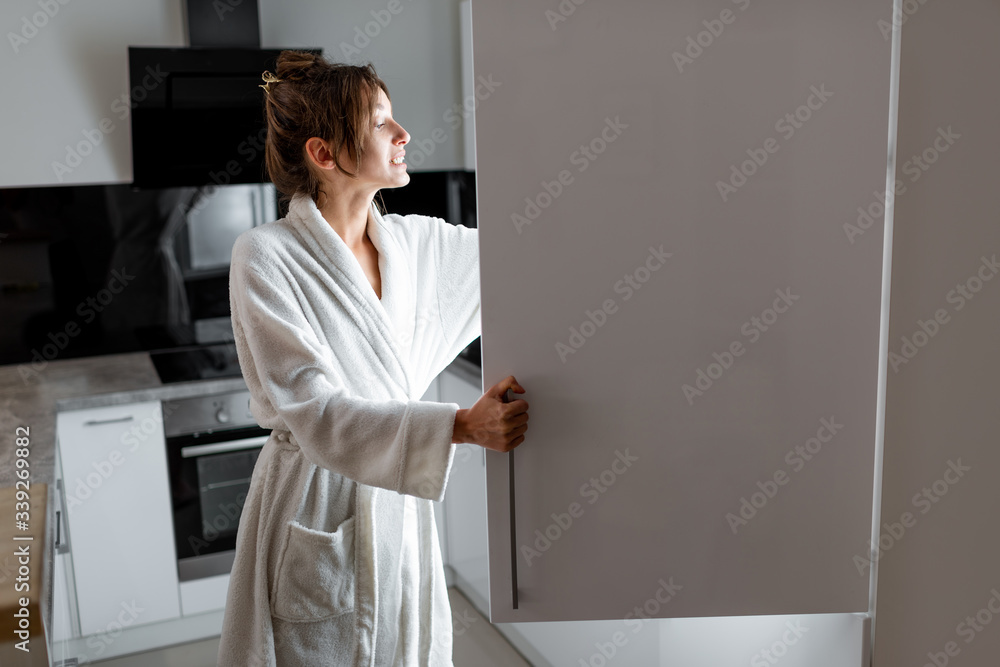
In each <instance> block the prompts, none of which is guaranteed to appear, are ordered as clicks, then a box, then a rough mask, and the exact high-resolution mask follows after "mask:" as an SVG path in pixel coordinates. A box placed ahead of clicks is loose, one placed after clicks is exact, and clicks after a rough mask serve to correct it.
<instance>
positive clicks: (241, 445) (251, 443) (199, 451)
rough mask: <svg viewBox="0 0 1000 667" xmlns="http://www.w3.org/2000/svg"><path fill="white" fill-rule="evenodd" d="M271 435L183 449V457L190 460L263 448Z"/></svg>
mask: <svg viewBox="0 0 1000 667" xmlns="http://www.w3.org/2000/svg"><path fill="white" fill-rule="evenodd" d="M269 437H271V436H269V435H258V436H256V437H253V438H243V439H241V440H229V441H228V442H215V443H212V444H210V445H191V446H190V447H181V457H182V458H185V459H189V458H191V457H194V456H205V455H206V454H221V453H222V452H235V451H238V450H240V449H253V448H254V447H263V446H264V443H265V442H267V439H268V438H269Z"/></svg>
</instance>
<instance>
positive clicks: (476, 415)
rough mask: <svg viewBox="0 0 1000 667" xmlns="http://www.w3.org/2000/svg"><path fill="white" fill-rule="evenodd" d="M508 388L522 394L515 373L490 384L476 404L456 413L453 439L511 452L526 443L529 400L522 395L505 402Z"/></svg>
mask: <svg viewBox="0 0 1000 667" xmlns="http://www.w3.org/2000/svg"><path fill="white" fill-rule="evenodd" d="M507 389H511V390H512V391H514V392H516V393H518V394H523V393H524V392H525V389H524V387H522V386H521V385H519V384H518V383H517V380H515V379H514V376H513V375H508V376H507V377H506V378H504V379H503V380H501V381H500V382H498V383H496V384H495V385H493V386H492V387H490V388H489V389H488V390H487V392H486V393H485V394H483V396H482V398H480V399H479V400H478V401H476V404H475V405H473V406H472V407H471V408H469V409H467V410H459V411H458V414H456V415H455V431H454V434H453V435H452V442H468V443H472V444H475V445H480V446H481V447H485V448H486V449H492V450H494V451H497V452H509V451H510V450H512V449H514V448H515V447H517V446H518V445H520V444H521V443H522V442H524V432H525V431H526V430H527V429H528V402H527V401H525V400H524V399H523V398H519V399H517V400H514V401H511V402H510V403H504V402H503V399H504V396H505V395H506V392H507Z"/></svg>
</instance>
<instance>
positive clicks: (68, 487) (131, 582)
mask: <svg viewBox="0 0 1000 667" xmlns="http://www.w3.org/2000/svg"><path fill="white" fill-rule="evenodd" d="M56 437H57V438H58V447H59V456H60V463H61V466H62V474H63V491H64V493H65V494H66V507H67V511H68V516H67V517H66V518H67V528H68V531H67V532H68V542H69V550H70V554H71V556H72V564H73V578H74V580H75V582H76V598H77V604H78V608H79V616H80V631H81V634H82V635H83V636H87V635H97V638H96V639H94V640H93V642H91V643H89V644H88V646H91V647H92V648H98V651H99V652H98V655H100V654H101V653H103V650H104V646H103V644H104V643H107V644H110V643H111V642H110V641H109V640H113V638H114V637H115V636H117V634H116V633H118V632H121V629H122V628H123V627H129V626H138V625H144V624H146V623H153V622H156V621H162V620H165V619H171V618H177V617H178V616H180V599H179V592H178V579H177V552H176V549H175V548H174V540H173V528H172V527H173V515H172V513H171V505H170V488H169V482H168V479H167V454H166V441H165V439H164V434H163V413H162V410H161V407H160V402H159V401H147V402H144V403H133V404H130V405H110V406H107V407H101V408H89V409H82V410H71V411H66V412H60V413H58V414H57V415H56Z"/></svg>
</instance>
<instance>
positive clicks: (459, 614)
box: [94, 588, 531, 667]
mask: <svg viewBox="0 0 1000 667" xmlns="http://www.w3.org/2000/svg"><path fill="white" fill-rule="evenodd" d="M448 596H449V598H450V599H451V613H452V619H453V626H452V627H453V629H454V662H455V667H531V665H530V664H529V663H528V662H527V661H526V660H525V659H524V658H522V657H521V656H520V655H519V654H518V653H517V651H515V650H514V648H513V647H512V646H511V645H510V644H508V643H507V640H506V639H504V638H503V636H502V635H501V634H500V633H499V632H497V630H496V628H494V627H493V626H492V625H490V622H489V621H488V620H487V619H486V618H485V617H483V616H482V615H481V614H480V613H479V612H478V611H476V609H475V607H473V606H472V605H471V604H470V603H469V601H468V600H467V599H466V597H465V596H464V595H462V594H461V593H460V592H459V591H458V589H457V588H449V589H448ZM218 652H219V640H218V639H206V640H205V641H200V642H193V643H191V644H183V645H181V646H172V647H170V648H167V649H162V650H159V651H151V652H149V653H140V654H137V655H129V656H124V657H122V658H115V659H113V660H105V661H103V662H97V663H94V664H95V665H101V667H214V665H215V659H216V656H217V655H218Z"/></svg>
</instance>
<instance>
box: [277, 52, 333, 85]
mask: <svg viewBox="0 0 1000 667" xmlns="http://www.w3.org/2000/svg"><path fill="white" fill-rule="evenodd" d="M276 69H277V76H278V78H279V79H282V80H284V81H300V80H302V79H307V78H309V75H310V71H314V72H318V71H321V70H322V63H321V62H320V59H319V56H317V55H316V54H315V53H309V52H307V51H282V52H281V53H280V54H278V62H277V65H276Z"/></svg>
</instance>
